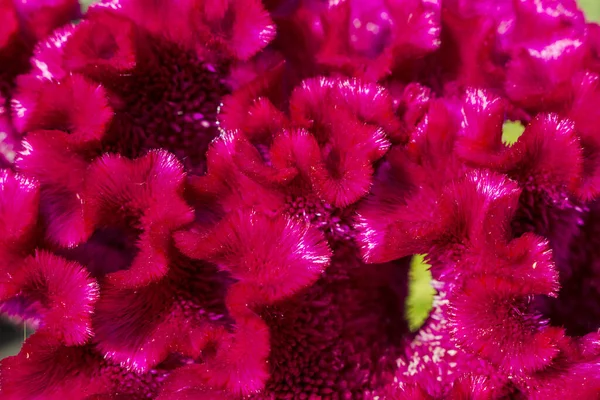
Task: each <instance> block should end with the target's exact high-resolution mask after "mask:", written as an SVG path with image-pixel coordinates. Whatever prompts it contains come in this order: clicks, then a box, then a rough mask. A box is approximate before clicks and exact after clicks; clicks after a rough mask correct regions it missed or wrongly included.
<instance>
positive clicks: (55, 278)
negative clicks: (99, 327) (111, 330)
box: [16, 251, 98, 345]
mask: <svg viewBox="0 0 600 400" xmlns="http://www.w3.org/2000/svg"><path fill="white" fill-rule="evenodd" d="M16 282H17V285H19V286H20V288H21V296H24V297H25V298H31V299H32V300H33V301H39V302H40V303H41V304H42V307H41V311H40V315H39V318H40V319H41V323H40V329H41V330H43V331H44V332H47V333H49V334H51V335H52V336H54V337H56V338H57V339H59V340H61V341H62V342H64V343H65V344H66V345H75V344H83V343H85V342H86V341H87V340H88V339H89V338H90V337H91V336H92V331H91V316H92V312H93V305H94V303H95V301H96V299H97V297H98V285H97V284H96V282H95V281H94V280H93V279H91V278H90V277H89V275H88V273H87V272H86V271H85V270H84V269H83V268H82V267H81V266H80V265H79V264H77V263H73V262H69V261H67V260H65V259H62V258H60V257H58V256H55V255H53V254H51V253H48V252H45V251H39V252H36V254H35V256H33V257H31V258H28V259H26V260H25V261H24V263H23V265H22V266H21V270H20V271H19V272H18V275H17V277H16Z"/></svg>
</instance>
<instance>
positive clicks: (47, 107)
mask: <svg viewBox="0 0 600 400" xmlns="http://www.w3.org/2000/svg"><path fill="white" fill-rule="evenodd" d="M12 104H13V112H14V115H15V119H14V123H15V126H16V127H17V129H18V130H19V132H23V133H26V132H30V131H34V130H41V129H52V130H61V131H65V132H69V133H71V135H70V136H69V142H71V143H73V144H78V143H87V142H91V141H98V140H100V139H102V137H103V136H104V133H105V130H106V128H107V126H108V124H109V123H110V121H111V119H112V115H113V111H112V110H111V109H110V107H109V106H108V100H107V97H106V92H105V90H104V88H102V86H99V85H97V84H94V83H91V82H89V81H87V80H86V79H85V78H83V77H82V76H80V75H69V76H68V77H66V78H65V79H64V80H62V81H61V82H60V83H57V82H50V81H47V80H42V79H40V78H36V77H34V76H33V75H25V76H21V77H20V78H19V81H18V87H17V90H16V93H15V96H14V99H13V103H12Z"/></svg>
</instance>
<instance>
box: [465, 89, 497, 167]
mask: <svg viewBox="0 0 600 400" xmlns="http://www.w3.org/2000/svg"><path fill="white" fill-rule="evenodd" d="M462 116H463V120H462V121H461V130H460V133H459V139H458V143H457V149H456V151H457V152H458V154H459V155H460V156H461V157H463V158H464V159H466V160H473V159H476V160H477V159H479V160H480V162H486V161H488V159H489V158H490V155H492V154H494V153H497V152H498V151H499V150H500V149H501V147H502V124H503V122H504V103H503V101H502V99H501V98H500V97H496V96H494V95H492V94H491V93H489V92H486V91H484V90H480V89H467V91H466V93H465V98H464V100H463V107H462ZM479 160H478V161H479Z"/></svg>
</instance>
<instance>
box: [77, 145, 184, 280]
mask: <svg viewBox="0 0 600 400" xmlns="http://www.w3.org/2000/svg"><path fill="white" fill-rule="evenodd" d="M88 174H89V175H88V180H87V185H86V193H85V198H86V199H87V201H86V203H85V204H84V218H85V221H86V224H87V226H88V227H90V228H92V229H101V228H106V227H111V226H115V227H119V228H125V229H128V230H132V231H133V233H134V234H137V235H138V241H137V248H138V250H139V252H138V254H136V256H135V257H134V259H133V261H132V263H131V265H130V266H129V268H128V269H126V270H122V271H118V272H114V273H112V274H110V275H109V279H110V281H111V282H113V283H114V284H118V285H120V286H122V287H136V286H140V285H145V284H148V283H149V282H152V281H155V280H157V279H160V278H161V277H162V276H164V275H165V274H166V273H167V271H168V268H169V256H168V249H169V245H170V240H171V232H173V231H174V230H175V229H177V228H179V227H181V226H183V225H185V224H187V223H189V222H191V221H192V220H193V213H192V210H191V209H190V207H189V206H188V205H187V204H186V203H185V201H184V200H183V198H182V191H183V181H184V172H183V167H182V165H181V164H180V163H179V162H178V161H177V159H176V158H175V157H174V156H173V155H171V154H169V153H167V152H165V151H151V152H149V153H148V154H147V155H146V156H144V157H141V158H138V159H137V160H129V159H126V158H123V157H121V156H118V155H105V156H104V157H101V158H99V159H98V160H96V161H95V162H94V163H93V164H92V165H91V167H90V169H89V171H88Z"/></svg>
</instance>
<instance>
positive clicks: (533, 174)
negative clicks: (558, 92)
mask: <svg viewBox="0 0 600 400" xmlns="http://www.w3.org/2000/svg"><path fill="white" fill-rule="evenodd" d="M583 159H584V154H583V152H582V148H581V145H580V143H579V140H578V138H577V136H576V128H575V125H574V124H573V122H572V121H570V120H566V119H562V118H560V117H559V116H558V115H556V114H541V115H538V116H537V117H536V118H535V119H533V120H532V121H531V122H530V124H529V125H528V126H527V127H526V128H525V131H524V132H523V134H522V135H521V137H520V138H519V140H518V141H517V142H516V143H515V144H514V145H513V146H512V147H510V149H509V150H508V151H507V155H506V158H505V161H504V165H505V167H504V168H506V170H507V172H508V175H509V176H511V177H512V178H513V179H516V180H518V181H519V182H523V183H524V184H525V185H526V186H528V187H529V188H531V189H537V190H543V191H546V192H548V194H550V195H554V194H559V193H560V191H561V190H564V189H570V190H571V191H574V190H575V189H576V188H577V187H578V186H579V184H580V181H581V176H582V164H583ZM557 192H558V193H557Z"/></svg>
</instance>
